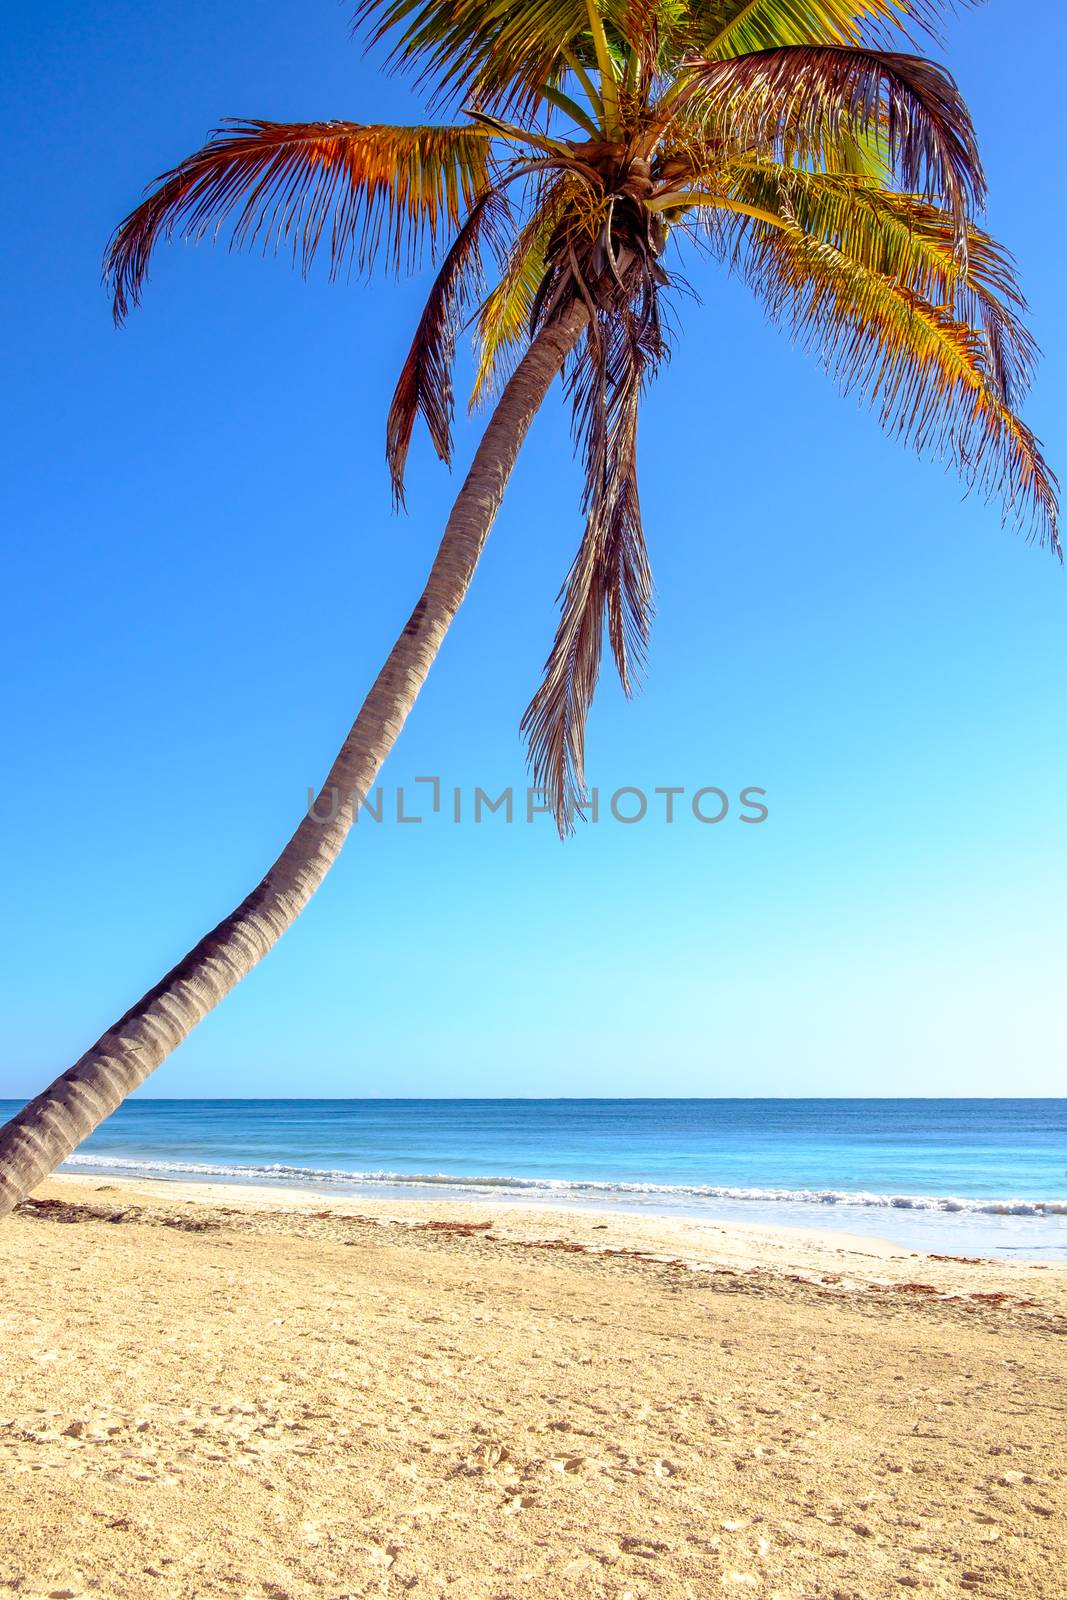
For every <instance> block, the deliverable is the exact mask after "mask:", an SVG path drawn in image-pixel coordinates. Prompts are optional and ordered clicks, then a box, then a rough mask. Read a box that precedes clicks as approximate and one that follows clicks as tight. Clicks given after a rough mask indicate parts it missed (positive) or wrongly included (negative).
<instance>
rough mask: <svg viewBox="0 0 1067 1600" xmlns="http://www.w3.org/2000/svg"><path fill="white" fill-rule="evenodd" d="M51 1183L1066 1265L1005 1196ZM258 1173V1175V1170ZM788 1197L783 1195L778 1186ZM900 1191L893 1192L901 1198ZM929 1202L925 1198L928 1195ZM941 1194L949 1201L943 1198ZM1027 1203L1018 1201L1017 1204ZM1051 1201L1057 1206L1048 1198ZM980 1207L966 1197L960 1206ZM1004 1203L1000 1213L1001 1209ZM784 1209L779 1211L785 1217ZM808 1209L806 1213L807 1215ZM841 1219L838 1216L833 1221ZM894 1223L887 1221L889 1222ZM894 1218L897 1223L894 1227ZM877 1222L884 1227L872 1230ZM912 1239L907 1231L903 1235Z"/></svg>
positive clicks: (531, 1186) (235, 1179) (181, 1179)
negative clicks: (595, 1223)
mask: <svg viewBox="0 0 1067 1600" xmlns="http://www.w3.org/2000/svg"><path fill="white" fill-rule="evenodd" d="M52 1177H53V1179H54V1180H55V1181H58V1182H75V1183H89V1184H91V1183H113V1184H116V1185H144V1186H145V1187H146V1192H147V1191H149V1190H158V1191H159V1192H169V1191H171V1190H174V1189H179V1190H182V1191H186V1190H187V1191H188V1197H189V1198H195V1196H196V1195H197V1194H198V1193H207V1194H212V1195H215V1194H218V1195H223V1194H227V1193H228V1194H231V1195H232V1194H234V1193H237V1194H241V1195H244V1194H256V1195H262V1196H265V1197H266V1196H270V1195H280V1196H288V1197H289V1201H290V1202H291V1203H292V1204H293V1205H303V1204H304V1203H305V1202H310V1201H315V1203H321V1204H323V1205H335V1204H336V1205H345V1206H349V1207H352V1206H358V1207H361V1208H363V1209H368V1208H370V1209H372V1210H377V1209H381V1208H384V1209H386V1210H388V1208H390V1207H391V1208H393V1210H394V1211H397V1214H399V1211H401V1210H403V1209H404V1208H405V1207H409V1206H410V1207H418V1206H421V1205H427V1206H432V1205H442V1206H447V1207H451V1208H455V1207H457V1206H458V1207H465V1206H471V1207H475V1208H479V1207H480V1208H481V1209H482V1212H483V1215H484V1212H485V1209H486V1208H487V1207H492V1208H493V1209H495V1210H498V1211H505V1210H507V1211H524V1210H525V1211H529V1212H530V1213H531V1214H539V1215H546V1214H550V1213H551V1214H555V1213H560V1214H567V1215H573V1216H575V1217H581V1216H591V1215H593V1214H594V1213H595V1214H596V1215H598V1216H601V1215H602V1216H606V1217H614V1218H619V1217H628V1218H630V1219H631V1220H632V1221H633V1222H635V1223H637V1222H639V1221H641V1220H644V1221H647V1222H648V1223H649V1225H650V1226H652V1227H658V1226H663V1227H665V1228H673V1227H678V1228H681V1229H692V1228H697V1229H699V1228H710V1229H719V1230H722V1231H725V1232H728V1233H732V1232H737V1233H739V1234H752V1235H754V1236H760V1235H774V1234H787V1235H791V1236H795V1235H804V1236H810V1237H813V1238H815V1237H819V1238H825V1240H826V1241H831V1240H836V1241H839V1242H844V1243H845V1244H846V1245H848V1243H849V1242H850V1241H854V1240H863V1241H866V1244H867V1246H868V1247H869V1248H870V1249H871V1250H873V1251H876V1252H882V1251H884V1250H886V1249H888V1250H895V1251H897V1252H899V1253H903V1254H914V1253H917V1254H920V1255H931V1254H934V1255H936V1254H953V1253H955V1254H966V1255H979V1256H981V1257H982V1258H983V1259H987V1258H988V1259H990V1260H1002V1261H1016V1262H1020V1263H1024V1264H1025V1263H1027V1262H1032V1263H1040V1262H1046V1263H1048V1264H1049V1265H1054V1264H1056V1263H1062V1264H1064V1265H1067V1217H1061V1216H1060V1215H1059V1214H1058V1213H1056V1212H1053V1213H1047V1214H1042V1215H1030V1214H1027V1213H1026V1212H1025V1211H1021V1210H1020V1211H1015V1210H1012V1209H1010V1206H1011V1202H990V1204H991V1206H992V1205H996V1206H997V1207H998V1209H996V1210H990V1211H988V1212H985V1211H978V1210H968V1209H957V1208H956V1206H955V1205H953V1206H951V1207H950V1208H946V1209H944V1210H935V1209H933V1208H925V1207H913V1206H911V1205H908V1204H901V1205H899V1206H895V1205H890V1204H886V1205H884V1206H883V1205H879V1206H874V1205H870V1204H864V1203H863V1202H861V1201H859V1200H857V1201H856V1202H851V1201H849V1200H848V1199H846V1198H844V1197H843V1195H842V1196H841V1197H839V1198H837V1199H836V1200H835V1201H834V1202H826V1203H824V1204H818V1203H816V1202H815V1201H808V1202H805V1203H803V1204H802V1203H800V1202H798V1201H788V1200H786V1199H784V1198H782V1199H777V1200H776V1199H771V1198H763V1197H761V1198H760V1199H758V1200H757V1199H740V1198H732V1199H731V1198H727V1197H719V1198H710V1197H709V1198H708V1199H706V1200H699V1201H698V1200H697V1199H696V1198H695V1197H684V1196H683V1197H677V1196H676V1195H675V1192H674V1190H673V1189H672V1187H671V1186H666V1187H665V1188H664V1189H663V1191H662V1192H655V1191H648V1190H646V1191H641V1192H635V1193H627V1192H626V1191H624V1190H622V1191H613V1190H610V1189H604V1190H598V1189H596V1188H595V1187H592V1186H591V1187H590V1188H588V1189H585V1190H582V1189H580V1188H578V1187H575V1188H568V1187H567V1186H566V1185H562V1186H561V1187H560V1188H559V1189H558V1190H554V1189H553V1188H551V1187H550V1186H549V1180H545V1184H544V1187H538V1186H537V1184H536V1183H535V1181H534V1180H527V1179H518V1180H516V1181H515V1184H514V1186H509V1185H508V1181H507V1180H506V1179H500V1180H492V1182H490V1181H488V1180H487V1181H485V1183H484V1186H481V1187H478V1188H472V1187H471V1180H467V1182H466V1183H465V1182H464V1181H463V1180H462V1179H459V1178H457V1180H456V1184H455V1186H454V1187H452V1186H451V1185H450V1184H449V1183H448V1181H447V1175H442V1176H441V1180H440V1181H439V1182H438V1181H435V1182H434V1183H433V1184H430V1183H421V1184H420V1183H418V1182H413V1183H411V1184H404V1183H403V1182H402V1181H397V1182H396V1183H375V1184H374V1185H373V1186H371V1185H369V1184H360V1183H359V1181H358V1180H357V1179H356V1178H353V1181H352V1182H351V1184H345V1183H343V1182H341V1181H340V1180H336V1181H335V1180H333V1179H332V1178H331V1181H329V1182H323V1183H320V1184H316V1183H315V1182H314V1181H311V1180H300V1181H296V1180H293V1179H289V1180H288V1181H287V1180H286V1179H285V1178H284V1177H282V1176H279V1177H278V1178H277V1179H270V1180H264V1179H262V1178H260V1179H259V1181H257V1178H256V1177H253V1178H244V1177H241V1176H238V1174H237V1171H236V1170H235V1171H234V1172H233V1173H232V1174H227V1175H225V1176H222V1175H218V1174H215V1173H210V1174H208V1173H205V1174H204V1175H203V1176H189V1175H175V1176H173V1177H172V1176H170V1175H167V1174H151V1175H150V1174H126V1173H122V1172H114V1171H110V1170H108V1169H107V1168H106V1167H103V1166H102V1168H101V1170H99V1171H94V1170H92V1169H91V1168H89V1167H84V1168H79V1169H76V1170H70V1169H63V1168H61V1169H60V1170H59V1171H57V1172H55V1173H53V1175H52ZM257 1177H258V1174H257ZM784 1193H787V1192H784ZM906 1198H907V1197H901V1199H902V1200H904V1199H906ZM931 1198H932V1197H931ZM946 1198H949V1197H946ZM1031 1203H1032V1202H1025V1201H1020V1202H1018V1204H1019V1205H1020V1206H1024V1205H1028V1204H1031ZM1056 1203H1057V1204H1059V1202H1056ZM971 1204H979V1203H978V1202H966V1205H971ZM1002 1204H1003V1206H1004V1209H1003V1210H1001V1209H999V1207H1000V1206H1001V1205H1002ZM749 1208H752V1209H753V1211H755V1210H756V1208H766V1210H765V1213H764V1214H765V1215H766V1214H767V1213H770V1215H769V1217H768V1220H766V1221H761V1220H760V1217H759V1215H758V1214H755V1215H750V1214H749ZM783 1213H785V1215H784V1216H783ZM808 1213H810V1215H809V1214H808ZM839 1219H840V1220H839ZM890 1219H892V1221H891V1220H890ZM894 1223H895V1224H897V1226H896V1227H894V1226H893V1224H894ZM878 1224H884V1226H879V1225H878ZM1045 1227H1047V1228H1048V1229H1049V1231H1050V1234H1051V1236H1052V1237H1051V1241H1050V1242H1048V1243H1038V1242H1037V1241H1036V1240H1035V1239H1027V1238H1025V1237H1020V1235H1021V1234H1023V1233H1024V1232H1025V1230H1030V1229H1033V1230H1035V1231H1036V1230H1037V1229H1042V1228H1045ZM909 1235H910V1237H909Z"/></svg>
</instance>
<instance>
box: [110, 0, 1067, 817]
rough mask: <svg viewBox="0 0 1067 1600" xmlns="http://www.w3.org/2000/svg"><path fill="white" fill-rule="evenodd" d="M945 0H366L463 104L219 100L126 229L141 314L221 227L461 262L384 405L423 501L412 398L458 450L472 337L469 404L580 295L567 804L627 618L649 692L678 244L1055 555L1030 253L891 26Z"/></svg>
mask: <svg viewBox="0 0 1067 1600" xmlns="http://www.w3.org/2000/svg"><path fill="white" fill-rule="evenodd" d="M935 9H936V7H935V6H934V5H933V4H932V3H923V0H692V3H689V0H363V4H362V7H361V12H360V21H361V22H362V24H363V25H364V27H365V28H366V29H368V30H369V34H370V38H371V40H372V41H378V40H383V39H384V40H387V41H391V42H392V56H391V61H392V63H393V64H394V65H395V66H396V67H398V68H401V69H408V70H411V71H413V72H414V73H415V74H416V76H417V78H418V81H419V82H420V84H422V85H424V86H426V87H427V89H428V90H429V92H430V96H431V102H432V104H433V106H434V108H435V109H437V110H441V109H446V110H450V111H451V112H452V113H453V114H454V113H455V112H456V111H457V110H458V111H460V112H461V114H462V116H463V121H462V122H460V123H458V124H455V125H443V126H423V127H384V126H366V125H361V124H358V123H351V122H317V123H301V124H281V123H275V122H263V121H254V122H253V121H248V122H238V123H231V124H228V125H227V126H226V127H224V128H223V129H221V130H219V131H218V132H217V133H216V134H215V135H214V136H213V137H212V139H211V140H210V141H209V143H208V144H207V145H205V146H204V148H203V149H202V150H200V151H198V152H197V153H196V154H194V155H193V156H191V157H189V159H188V160H186V161H184V162H182V163H181V165H180V166H178V167H176V168H175V169H174V170H173V171H172V172H170V173H167V174H165V175H164V176H163V177H162V178H161V179H159V181H158V183H157V185H156V186H155V187H154V189H153V190H152V191H151V192H150V193H149V194H148V196H147V198H146V199H145V200H144V201H143V202H142V203H141V205H139V206H138V207H137V209H136V210H135V211H134V212H132V213H131V215H130V216H129V217H128V218H127V219H126V220H125V221H124V222H123V223H122V224H121V226H120V227H119V228H118V230H117V231H116V233H115V236H114V238H113V240H112V242H111V245H110V248H109V252H108V257H107V263H106V266H107V272H108V274H109V277H110V280H111V282H112V284H113V287H114V294H115V312H116V316H117V317H118V318H119V319H121V318H122V317H124V316H125V314H126V312H127V310H128V309H129V307H130V306H131V305H132V304H135V303H136V301H137V299H138V297H139V294H140V291H141V287H142V285H143V282H144V279H145V275H146V272H147V268H148V263H149V258H150V255H151V251H152V248H153V246H154V244H155V243H156V241H157V240H158V239H159V238H160V237H165V236H172V235H174V234H181V235H184V236H191V237H194V238H199V237H201V236H203V235H204V234H205V233H207V232H208V231H213V230H217V229H218V228H220V227H221V226H223V225H227V226H228V227H229V228H230V229H231V234H230V237H231V242H232V243H233V244H234V245H237V246H245V245H249V246H254V245H259V246H261V247H263V248H271V247H272V246H273V247H277V246H287V247H289V248H290V249H291V250H292V251H293V254H294V257H295V258H296V259H297V260H298V261H299V262H300V264H301V265H302V266H303V267H304V268H307V266H308V265H309V264H310V263H311V261H312V259H313V258H314V257H315V256H316V254H318V253H319V252H325V254H326V255H327V256H328V258H329V263H330V268H331V270H332V271H333V272H338V271H340V270H342V269H345V268H347V267H350V266H353V265H355V266H357V267H359V268H361V269H366V268H370V267H372V266H374V265H376V264H378V263H380V262H381V263H384V264H386V265H387V266H388V267H390V268H391V269H393V270H396V271H403V270H408V269H411V268H413V267H415V266H416V265H417V263H418V261H419V259H420V257H421V256H422V254H423V253H424V251H426V250H428V251H429V252H430V253H431V254H432V255H433V257H434V259H435V260H436V261H437V262H439V270H438V272H437V275H436V278H435V280H434V283H433V286H432V288H431V290H430V294H429V298H428V300H427V302H426V306H425V309H424V311H423V313H422V316H421V318H420V321H419V324H418V327H417V329H416V332H415V337H414V340H413V342H412V346H411V350H410V352H409V354H408V357H407V360H406V362H405V364H404V368H403V371H402V372H401V375H400V380H399V383H398V385H397V388H396V393H395V394H394V397H393V401H392V405H391V407H390V410H389V414H388V425H387V454H388V460H389V465H390V469H391V472H392V478H393V485H394V491H395V494H396V496H397V499H398V500H402V498H403V477H404V464H405V459H406V456H407V452H408V447H409V443H410V440H411V436H412V430H413V427H414V423H415V420H416V418H417V417H418V416H419V415H421V416H422V417H423V419H424V420H425V422H426V424H427V426H428V429H429V432H430V436H431V438H432V440H433V443H434V446H435V447H436V449H437V452H438V454H439V455H440V456H441V457H442V458H443V459H445V460H448V459H450V456H451V449H452V440H451V424H452V417H453V395H452V381H451V371H452V365H453V357H454V353H455V345H456V337H457V333H458V331H459V330H460V329H461V327H462V326H463V325H464V322H465V321H466V320H467V319H468V317H470V318H472V320H473V323H474V327H475V337H476V345H477V377H476V382H475V391H474V396H473V400H474V401H475V402H479V401H483V400H485V399H486V398H487V397H489V396H491V395H493V394H494V393H495V392H496V391H497V390H498V389H499V387H500V386H501V384H502V382H503V380H504V378H505V377H506V376H507V374H508V372H509V371H510V370H511V368H512V367H513V366H514V364H515V362H516V361H517V359H518V358H519V357H520V356H521V354H522V352H523V350H524V349H525V348H526V346H527V345H528V343H529V342H530V341H531V340H532V339H535V338H536V337H537V335H538V333H539V331H540V330H542V329H543V328H545V327H547V326H549V325H550V324H551V323H552V322H553V321H555V320H558V319H559V318H560V317H561V316H563V314H564V313H565V312H566V313H568V314H569V315H570V316H571V317H572V319H573V316H574V313H575V310H576V309H577V311H578V312H579V314H580V315H581V316H582V320H583V331H582V333H581V335H580V340H579V342H578V344H577V345H576V347H575V349H574V352H573V354H572V356H571V358H570V362H569V367H568V373H567V382H568V385H569V389H570V393H571V397H572V403H573V416H574V425H575V432H576V438H577V439H578V441H579V443H580V447H581V451H582V454H583V460H584V467H585V489H584V503H583V510H584V514H585V531H584V534H583V537H582V540H581V543H580V545H579V548H578V552H577V555H576V557H575V560H574V563H573V566H572V567H571V570H570V573H569V575H568V576H567V578H566V581H565V584H564V587H563V590H562V614H561V618H560V622H559V626H558V629H557V632H556V636H555V640H554V642H553V646H552V649H551V652H550V654H549V657H548V661H547V663H546V669H545V676H544V681H543V682H542V684H541V687H540V688H539V689H538V691H537V694H536V695H535V696H534V698H533V700H532V702H531V704H530V706H529V707H528V709H527V712H526V714H525V717H524V721H523V727H524V730H525V732H526V734H527V737H528V739H529V743H530V752H531V761H532V767H533V773H534V779H535V782H537V783H539V784H541V785H542V786H544V787H545V788H546V790H547V791H548V793H549V794H550V796H551V799H552V802H553V805H554V808H555V811H556V816H557V820H558V822H559V824H560V827H561V829H563V828H565V827H567V826H568V825H569V824H570V822H571V819H572V817H573V815H574V810H575V807H576V806H580V804H581V791H582V788H583V784H584V728H585V719H586V714H587V711H588V708H589V704H590V701H591V699H592V695H593V691H594V688H595V684H596V680H597V676H598V672H599V666H600V657H601V649H602V641H603V637H604V633H605V631H606V632H607V636H608V639H609V641H610V646H611V649H612V653H613V655H614V659H615V662H616V665H617V667H618V670H619V673H620V676H621V678H622V682H623V685H624V687H626V688H627V690H629V688H630V686H631V683H632V681H633V677H634V672H635V668H636V667H637V666H638V665H639V664H640V661H641V658H642V655H643V652H644V648H645V645H646V643H647V639H648V632H649V624H650V619H651V612H652V581H651V574H650V571H649V565H648V558H647V554H646V549H645V541H644V535H643V530H642V523H641V510H640V503H639V499H638V491H637V477H636V441H637V415H638V405H639V400H640V396H641V392H642V389H643V386H644V384H645V383H646V382H647V380H648V379H649V378H650V377H651V375H652V374H653V373H654V372H655V370H656V368H657V366H658V364H659V363H660V362H661V360H662V359H663V358H664V356H665V354H666V352H667V340H666V334H665V329H664V322H663V318H662V315H661V302H662V298H663V294H664V291H665V290H666V289H668V287H669V284H670V271H671V263H672V262H673V259H674V251H673V249H672V250H671V251H670V252H669V253H668V252H667V246H668V243H670V244H671V245H672V246H673V245H674V244H675V243H677V244H678V245H681V246H686V247H687V246H690V245H691V246H693V247H695V248H697V249H702V250H704V251H707V252H710V253H711V254H712V255H713V256H714V257H715V258H717V259H718V260H719V261H720V262H721V263H723V264H725V265H726V266H728V267H730V268H732V269H734V270H736V271H738V272H740V273H742V274H743V276H744V278H745V280H746V282H747V283H748V284H749V285H750V286H751V288H752V290H753V291H754V293H755V294H756V295H757V296H758V297H759V298H760V300H761V301H762V302H763V303H764V305H765V306H766V308H767V310H768V312H769V314H770V316H771V317H772V319H773V320H775V321H780V322H783V323H786V324H788V325H789V326H790V327H791V328H792V329H793V330H794V332H795V333H796V334H797V335H798V336H799V339H800V342H801V343H803V344H804V345H805V346H807V347H808V348H810V349H811V350H812V351H813V352H814V353H816V354H817V355H818V356H819V357H820V359H821V360H822V361H823V363H824V364H825V365H826V367H827V368H828V369H830V370H831V372H832V373H833V374H834V375H835V376H836V377H837V379H838V380H839V382H840V383H841V385H842V386H843V387H845V388H847V389H852V390H856V391H858V392H859V393H860V394H862V395H863V396H864V397H866V398H868V399H869V400H870V401H871V402H872V404H873V405H874V406H875V407H876V408H877V411H878V414H879V417H880V419H881V421H882V423H883V425H884V426H885V427H887V428H888V429H889V430H891V431H892V432H893V433H895V434H897V435H898V436H899V437H900V438H901V439H902V440H903V441H905V442H909V443H911V444H913V445H914V446H916V447H917V448H918V449H919V450H920V451H922V452H925V453H932V454H935V455H941V456H943V457H945V458H947V459H949V460H951V461H952V462H954V463H955V465H956V467H957V468H958V470H959V471H960V473H961V475H962V476H963V478H964V480H965V481H966V483H967V484H968V486H974V487H976V488H978V489H979V490H980V491H982V492H984V493H986V494H988V495H999V496H1000V498H1001V500H1002V503H1003V505H1004V508H1005V512H1006V514H1007V515H1008V516H1009V517H1010V518H1012V519H1015V520H1018V521H1020V522H1022V523H1024V524H1025V525H1026V526H1027V527H1028V529H1029V530H1030V532H1031V533H1032V534H1035V535H1036V536H1037V537H1038V538H1039V539H1040V540H1041V541H1042V542H1049V543H1051V545H1052V546H1053V548H1054V549H1055V550H1056V551H1057V552H1059V541H1058V536H1057V531H1056V500H1055V479H1054V478H1053V477H1052V475H1051V474H1050V472H1049V470H1048V468H1047V466H1046V465H1045V463H1044V461H1043V459H1042V456H1041V452H1040V448H1039V446H1038V443H1037V441H1036V440H1035V438H1034V436H1033V434H1032V433H1031V432H1030V430H1029V429H1028V428H1027V427H1026V425H1025V424H1024V423H1023V422H1022V421H1021V420H1020V419H1019V417H1018V415H1017V408H1018V405H1019V401H1020V397H1021V396H1022V395H1023V394H1024V392H1025V390H1026V388H1027V384H1028V380H1029V377H1030V372H1031V368H1032V365H1033V359H1034V355H1035V348H1034V345H1033V342H1032V340H1031V338H1030V335H1029V334H1028V332H1027V331H1026V328H1025V327H1024V325H1023V322H1022V320H1021V319H1022V316H1023V314H1024V312H1025V304H1024V301H1023V298H1022V295H1021V293H1020V290H1019V288H1018V285H1017V282H1016V277H1015V272H1014V267H1013V263H1012V260H1011V258H1010V256H1009V255H1008V254H1007V253H1006V252H1005V251H1004V250H1003V249H1002V248H1001V247H1000V246H998V245H997V244H996V243H994V241H993V240H992V239H991V238H989V236H988V235H987V234H986V233H984V232H983V231H982V230H981V229H980V228H979V227H978V226H977V225H976V223H975V221H974V216H975V213H976V212H977V211H978V210H979V209H980V208H981V205H982V203H983V199H984V180H983V175H982V168H981V162H980V159H979V155H978V151H977V146H976V142H975V137H974V131H973V128H972V124H971V120H970V117H969V115H968V113H967V110H966V107H965V106H964V104H963V102H962V100H961V98H960V95H959V92H958V90H957V88H956V86H955V84H954V82H953V81H952V79H951V78H950V77H949V75H948V74H947V73H946V72H945V71H944V70H943V69H942V68H941V67H939V66H936V65H934V64H932V63H931V62H929V61H927V60H925V59H923V58H922V57H920V56H917V55H915V54H910V53H902V52H901V51H900V50H892V49H890V48H889V46H891V45H892V44H893V43H894V42H896V43H898V44H900V43H904V44H907V43H908V36H907V35H906V34H905V33H904V32H903V31H902V30H904V29H905V28H906V27H908V26H912V27H915V28H921V27H924V26H927V25H929V24H930V22H931V21H932V13H933V12H934V11H935Z"/></svg>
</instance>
